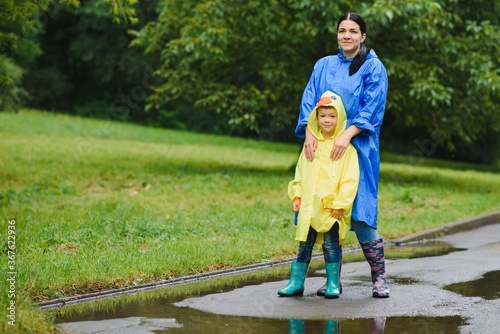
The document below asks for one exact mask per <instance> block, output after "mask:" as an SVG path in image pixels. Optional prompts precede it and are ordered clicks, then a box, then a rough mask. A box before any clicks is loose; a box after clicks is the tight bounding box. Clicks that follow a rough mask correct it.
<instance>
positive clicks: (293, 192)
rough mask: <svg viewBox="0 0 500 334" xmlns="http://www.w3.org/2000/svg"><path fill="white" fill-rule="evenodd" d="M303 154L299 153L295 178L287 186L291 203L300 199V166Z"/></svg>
mask: <svg viewBox="0 0 500 334" xmlns="http://www.w3.org/2000/svg"><path fill="white" fill-rule="evenodd" d="M303 155H304V152H301V153H300V156H299V160H298V162H297V167H295V178H294V179H293V181H290V183H289V184H288V197H290V200H291V201H293V200H294V199H295V198H297V197H298V198H302V164H303V162H304V157H303Z"/></svg>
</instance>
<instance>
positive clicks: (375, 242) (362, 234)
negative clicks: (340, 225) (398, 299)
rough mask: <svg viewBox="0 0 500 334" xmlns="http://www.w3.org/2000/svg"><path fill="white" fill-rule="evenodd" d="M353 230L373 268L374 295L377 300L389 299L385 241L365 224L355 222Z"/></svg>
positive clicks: (375, 230) (352, 226)
mask: <svg viewBox="0 0 500 334" xmlns="http://www.w3.org/2000/svg"><path fill="white" fill-rule="evenodd" d="M351 228H352V229H353V230H354V232H355V233H356V237H357V238H358V241H359V244H360V246H361V249H362V250H363V254H364V255H365V258H366V260H367V261H368V264H369V265H370V268H371V277H372V283H373V289H372V295H373V297H375V298H388V297H389V288H388V287H387V279H386V276H385V255H384V241H383V239H382V237H381V236H380V235H379V234H378V231H377V229H375V228H373V227H370V226H368V225H367V224H366V223H365V222H359V221H353V222H352V224H351Z"/></svg>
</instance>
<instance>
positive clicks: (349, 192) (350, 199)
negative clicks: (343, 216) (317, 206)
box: [322, 145, 359, 212]
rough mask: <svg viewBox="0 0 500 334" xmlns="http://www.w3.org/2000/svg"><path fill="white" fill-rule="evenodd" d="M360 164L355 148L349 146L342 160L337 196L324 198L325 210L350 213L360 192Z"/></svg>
mask: <svg viewBox="0 0 500 334" xmlns="http://www.w3.org/2000/svg"><path fill="white" fill-rule="evenodd" d="M358 183H359V162H358V154H357V152H356V149H355V148H354V146H352V145H349V146H348V150H347V151H346V152H345V153H344V157H343V158H342V169H341V176H340V183H339V186H338V187H339V188H338V191H336V195H332V196H327V197H325V198H323V200H322V202H323V208H324V209H333V210H341V209H342V210H344V212H347V211H350V209H351V208H352V205H353V203H354V198H355V197H356V193H357V190H358Z"/></svg>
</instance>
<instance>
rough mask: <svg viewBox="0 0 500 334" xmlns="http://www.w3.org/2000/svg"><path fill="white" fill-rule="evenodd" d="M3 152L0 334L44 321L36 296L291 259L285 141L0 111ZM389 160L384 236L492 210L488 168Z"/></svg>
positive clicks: (41, 328) (493, 180)
mask: <svg viewBox="0 0 500 334" xmlns="http://www.w3.org/2000/svg"><path fill="white" fill-rule="evenodd" d="M0 152H1V159H0V210H1V219H2V220H1V222H0V224H1V225H0V226H1V227H0V228H1V235H2V236H3V237H2V240H1V242H2V245H3V249H4V253H5V254H6V256H4V257H3V259H4V260H3V261H2V270H4V272H8V271H9V270H8V268H7V255H8V252H7V249H8V246H9V244H8V240H7V236H6V235H7V232H8V225H9V220H10V221H15V228H16V230H15V231H16V232H15V233H16V234H15V236H16V249H15V253H16V261H15V266H16V271H17V276H16V297H17V310H16V327H14V328H13V327H12V326H10V325H8V324H7V322H6V319H5V318H6V317H5V316H2V326H1V328H0V329H1V330H2V332H9V331H10V332H13V333H27V332H30V331H31V332H33V333H35V332H48V331H50V330H53V326H52V324H51V321H50V319H46V315H45V314H44V313H42V312H39V311H37V310H36V306H32V305H36V302H38V301H42V300H47V299H53V298H58V297H63V296H68V295H75V294H82V293H86V292H93V291H99V290H103V289H112V288H120V287H126V286H132V285H135V284H141V283H146V282H150V281H154V280H164V279H168V278H173V277H178V276H183V275H190V274H195V273H201V272H207V271H211V270H216V269H222V268H230V267H237V266H242V265H247V264H252V263H259V262H263V261H270V260H279V259H284V258H290V257H293V256H294V255H295V254H296V251H297V244H296V242H295V241H294V233H295V230H294V226H293V213H292V210H291V202H290V201H289V199H288V198H287V195H286V189H287V185H288V182H289V181H290V180H291V179H292V178H293V171H292V169H291V167H292V166H294V164H295V161H296V159H297V157H298V152H299V148H298V147H297V146H296V145H292V144H279V143H266V142H258V141H253V140H246V139H238V138H230V137H223V136H215V135H203V134H195V133H188V132H180V131H172V130H164V129H154V128H146V127H141V126H137V125H131V124H121V123H115V122H108V121H102V120H89V119H83V118H77V117H70V116H66V115H58V114H52V113H43V112H37V111H28V110H24V111H22V112H20V113H17V114H13V113H0ZM386 157H387V159H384V155H383V163H382V168H381V180H380V211H379V229H380V233H381V234H382V235H383V236H384V238H386V239H391V238H397V237H401V236H405V235H409V234H412V233H415V232H417V231H422V230H426V229H430V228H435V227H439V226H442V225H445V224H448V223H450V222H454V221H457V220H460V219H464V218H468V217H473V216H476V215H479V214H483V213H487V212H492V211H496V210H498V209H499V203H500V175H499V174H498V173H497V170H495V169H493V168H491V169H490V170H491V171H488V168H489V167H487V166H478V168H475V167H476V166H472V165H466V164H454V163H450V162H440V165H439V166H440V167H435V166H436V164H435V161H431V160H427V159H417V158H415V157H411V156H409V157H405V156H395V155H389V154H388V155H387V156H386ZM385 161H386V162H385ZM349 245H356V240H355V237H354V236H353V235H352V234H350V235H349V237H348V239H347V246H349ZM2 284H3V283H2ZM0 302H1V304H0V305H1V307H2V309H4V310H5V309H6V308H7V307H8V305H9V304H8V303H9V302H10V299H9V298H7V294H2V297H1V300H0ZM7 320H8V319H7Z"/></svg>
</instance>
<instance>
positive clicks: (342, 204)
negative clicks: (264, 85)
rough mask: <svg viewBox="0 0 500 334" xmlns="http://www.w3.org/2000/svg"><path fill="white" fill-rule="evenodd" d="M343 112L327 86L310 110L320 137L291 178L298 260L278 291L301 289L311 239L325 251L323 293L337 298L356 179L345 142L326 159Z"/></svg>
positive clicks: (342, 127) (315, 132) (352, 155)
mask: <svg viewBox="0 0 500 334" xmlns="http://www.w3.org/2000/svg"><path fill="white" fill-rule="evenodd" d="M346 124H347V116H346V112H345V109H344V105H343V103H342V100H341V98H340V96H339V95H337V94H335V93H333V92H331V91H327V92H325V93H324V94H323V95H322V96H321V99H320V100H319V101H318V103H317V104H316V107H315V108H314V109H313V110H312V112H311V114H310V116H309V119H308V123H307V127H308V128H309V130H310V131H311V133H312V134H313V135H314V136H315V137H316V138H317V139H318V146H317V149H316V151H315V153H314V160H313V161H308V160H307V159H306V157H305V156H304V150H302V152H301V154H300V157H299V160H298V162H297V166H296V168H295V179H294V180H293V181H291V182H290V183H289V185H288V195H289V197H290V199H291V200H292V201H293V210H294V211H295V212H299V214H298V223H297V230H296V235H295V240H297V241H299V242H300V244H299V251H298V255H297V260H296V261H293V262H292V268H291V272H290V281H289V282H288V285H287V286H286V287H285V288H283V289H281V290H278V295H280V296H283V297H289V296H298V295H302V294H303V293H304V281H305V278H306V275H307V269H308V267H309V262H310V261H311V256H312V251H313V246H314V244H323V250H324V252H325V253H326V257H325V258H326V259H327V261H326V264H325V267H326V276H327V289H326V292H325V298H338V297H339V295H340V287H339V266H340V256H341V254H340V252H341V250H340V245H341V244H342V242H343V241H344V239H345V237H346V235H347V232H348V231H349V229H350V222H351V210H352V204H353V202H354V198H355V197H356V191H357V188H358V182H359V165H358V155H357V152H356V149H355V148H354V147H353V146H352V145H349V146H348V147H347V150H346V152H345V154H344V155H343V157H342V158H341V159H339V160H336V161H333V160H332V159H331V158H330V152H331V151H332V147H333V142H334V140H335V138H337V137H338V136H339V135H340V134H341V133H342V132H344V131H345V129H346Z"/></svg>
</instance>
